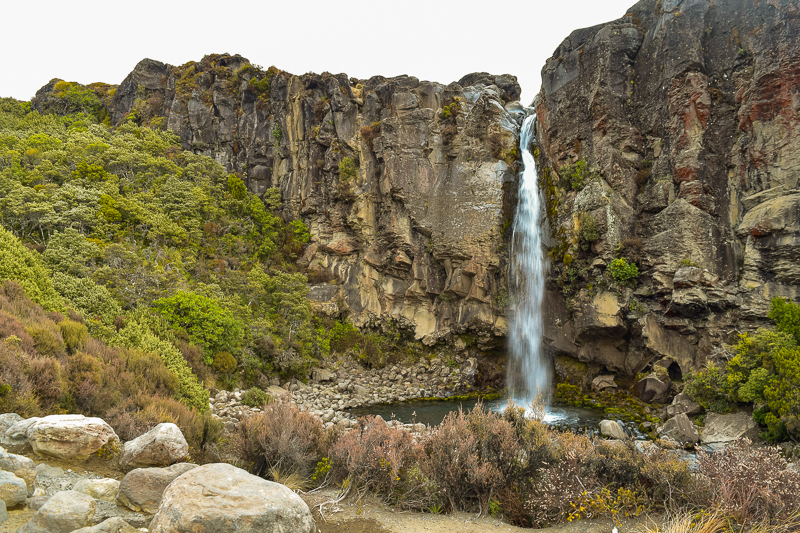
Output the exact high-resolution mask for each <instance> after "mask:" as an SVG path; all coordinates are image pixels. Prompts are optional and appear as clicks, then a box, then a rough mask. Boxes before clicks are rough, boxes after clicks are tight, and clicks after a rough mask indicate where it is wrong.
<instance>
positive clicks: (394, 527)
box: [303, 491, 654, 533]
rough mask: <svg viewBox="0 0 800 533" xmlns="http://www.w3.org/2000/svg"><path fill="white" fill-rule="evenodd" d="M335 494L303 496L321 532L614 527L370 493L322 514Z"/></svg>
mask: <svg viewBox="0 0 800 533" xmlns="http://www.w3.org/2000/svg"><path fill="white" fill-rule="evenodd" d="M332 497H333V491H330V492H323V493H321V494H314V495H306V496H304V497H303V499H304V500H305V501H306V503H307V504H308V505H309V507H313V509H314V519H315V520H316V522H317V533H489V532H497V533H500V532H509V531H510V532H514V533H523V532H525V533H534V532H540V533H611V532H612V530H613V528H614V523H613V522H612V521H611V520H578V521H575V522H572V523H569V524H561V525H558V526H555V527H551V528H547V529H526V528H521V527H515V526H512V525H511V524H508V523H507V522H505V521H503V520H502V519H500V518H492V517H491V516H484V517H480V518H478V517H476V515H477V513H472V514H470V513H453V514H428V513H413V512H401V511H396V510H393V509H391V508H389V507H386V506H384V505H382V504H381V502H380V501H379V500H378V499H377V498H374V497H369V496H367V497H365V498H363V499H362V501H361V504H360V505H359V504H358V503H357V502H356V501H355V499H354V498H350V499H346V500H344V501H343V502H341V503H339V504H338V505H337V506H336V507H334V508H333V509H331V508H330V506H326V507H325V511H323V513H324V517H322V516H320V514H319V512H318V505H319V504H320V503H322V502H324V501H327V500H330V499H331V498H332ZM648 524H649V525H651V526H652V525H653V524H654V523H653V521H652V520H649V519H648V518H638V519H635V520H629V521H626V522H623V523H622V524H621V525H620V526H618V528H617V529H618V531H619V533H640V532H644V531H645V530H646V526H647V525H648Z"/></svg>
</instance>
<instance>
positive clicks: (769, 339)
mask: <svg viewBox="0 0 800 533" xmlns="http://www.w3.org/2000/svg"><path fill="white" fill-rule="evenodd" d="M769 316H770V318H772V319H773V320H775V322H776V326H777V329H776V330H774V331H771V330H766V329H759V330H758V331H756V333H755V334H753V335H749V334H744V335H741V336H740V339H739V343H738V344H737V345H736V348H735V350H734V354H733V357H731V358H730V360H728V361H727V362H726V363H725V365H724V366H721V365H714V364H709V365H707V367H706V368H705V369H703V370H701V371H700V372H697V373H695V374H693V375H690V376H688V378H687V380H686V389H685V390H686V392H687V393H688V394H689V395H690V396H692V397H693V398H695V400H696V401H697V402H698V403H700V404H701V405H703V406H704V407H706V408H707V409H709V410H713V411H716V412H725V411H728V410H732V409H735V408H736V407H737V405H739V404H743V403H750V404H752V405H753V407H755V410H754V413H753V415H754V418H755V420H756V421H757V422H759V423H760V424H761V425H762V426H765V427H766V431H765V432H764V433H763V434H762V436H763V437H764V438H766V439H768V440H770V441H781V440H786V439H788V438H790V437H793V438H797V437H800V399H798V397H797V390H800V347H798V344H797V338H796V336H795V335H796V334H797V333H798V327H797V323H798V317H799V316H800V307H799V306H798V305H796V304H794V303H792V302H789V301H786V300H783V299H781V298H775V299H773V300H772V304H771V308H770V313H769Z"/></svg>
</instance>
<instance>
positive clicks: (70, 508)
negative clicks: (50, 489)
mask: <svg viewBox="0 0 800 533" xmlns="http://www.w3.org/2000/svg"><path fill="white" fill-rule="evenodd" d="M94 512H95V503H94V498H92V497H91V496H87V495H86V494H81V493H80V492H75V491H74V490H66V491H63V492H57V493H56V494H55V495H54V496H53V497H52V498H50V499H49V500H47V503H45V504H44V505H43V506H42V507H41V509H39V510H38V511H36V514H34V515H33V518H31V519H30V520H29V521H28V523H27V524H25V525H24V526H22V527H21V528H20V530H19V531H18V532H17V533H72V532H73V531H75V530H76V529H80V528H83V527H86V526H88V525H91V523H92V518H94Z"/></svg>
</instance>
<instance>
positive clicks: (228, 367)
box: [214, 352, 236, 374]
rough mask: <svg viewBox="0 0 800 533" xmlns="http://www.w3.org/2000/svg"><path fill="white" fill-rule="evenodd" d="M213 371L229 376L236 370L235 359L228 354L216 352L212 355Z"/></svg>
mask: <svg viewBox="0 0 800 533" xmlns="http://www.w3.org/2000/svg"><path fill="white" fill-rule="evenodd" d="M214 370H216V371H217V372H221V373H223V374H230V373H231V372H233V371H234V370H236V358H235V357H233V356H232V355H231V354H230V353H229V352H217V353H215V354H214Z"/></svg>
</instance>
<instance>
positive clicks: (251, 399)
mask: <svg viewBox="0 0 800 533" xmlns="http://www.w3.org/2000/svg"><path fill="white" fill-rule="evenodd" d="M271 402H272V396H270V395H269V394H267V393H266V392H264V391H263V390H261V389H259V388H258V387H252V388H250V389H248V390H247V392H245V393H244V396H242V403H243V404H245V405H247V406H249V407H262V406H264V404H267V403H271Z"/></svg>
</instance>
